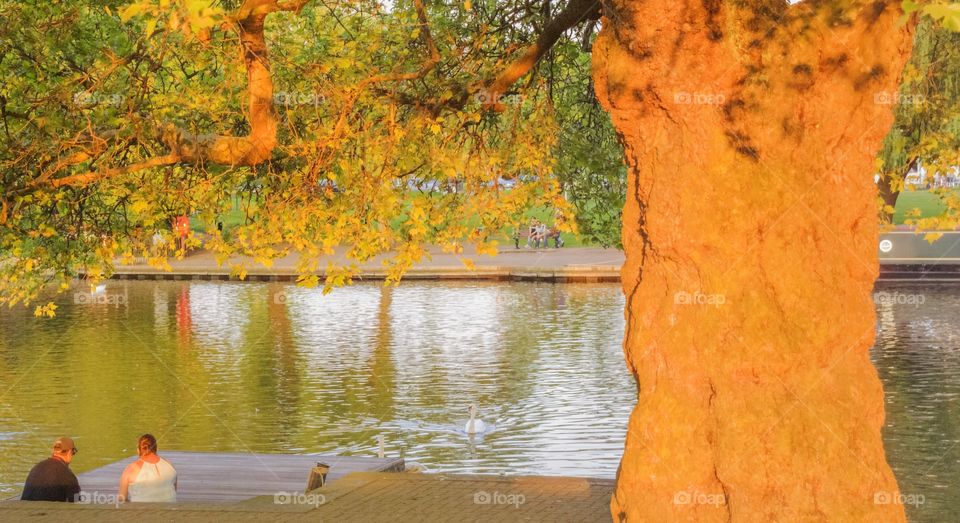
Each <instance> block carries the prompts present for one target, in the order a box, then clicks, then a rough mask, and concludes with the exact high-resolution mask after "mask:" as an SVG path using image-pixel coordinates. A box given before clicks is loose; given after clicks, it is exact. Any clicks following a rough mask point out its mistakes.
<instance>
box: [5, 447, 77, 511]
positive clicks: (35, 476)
mask: <svg viewBox="0 0 960 523" xmlns="http://www.w3.org/2000/svg"><path fill="white" fill-rule="evenodd" d="M76 453H77V447H76V446H75V445H74V444H73V440H72V439H70V438H68V437H66V436H64V437H62V438H57V441H54V442H53V456H51V457H49V458H47V459H45V460H43V461H41V462H40V463H37V464H36V465H34V466H33V468H32V469H30V474H28V475H27V481H25V482H24V484H23V494H22V495H21V496H20V499H21V500H23V501H67V502H70V503H73V502H74V501H77V497H78V496H79V495H80V483H79V482H78V481H77V476H75V475H74V474H73V471H71V470H70V462H71V461H73V456H74V454H76Z"/></svg>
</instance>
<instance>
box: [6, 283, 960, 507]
mask: <svg viewBox="0 0 960 523" xmlns="http://www.w3.org/2000/svg"><path fill="white" fill-rule="evenodd" d="M878 290H880V291H882V292H884V293H886V296H887V298H890V297H891V296H892V299H882V300H879V303H878V334H877V346H876V348H875V349H874V351H873V354H872V355H873V359H874V362H875V363H876V365H877V368H878V371H879V373H880V376H881V378H882V379H883V381H884V384H885V390H886V393H887V395H886V402H887V424H886V428H885V430H884V439H885V442H886V449H887V454H888V456H889V460H890V462H891V464H892V466H893V468H894V471H895V472H896V474H897V478H898V480H899V482H900V487H901V489H902V491H903V493H904V494H905V497H904V501H906V502H908V505H907V510H908V514H909V515H910V517H911V519H912V520H915V521H956V520H958V519H960V512H958V510H960V509H958V507H960V493H958V488H957V486H958V485H960V403H958V401H960V400H958V397H960V287H950V286H937V287H933V286H885V287H883V288H880V289H878ZM57 303H58V305H59V309H58V311H57V313H58V315H57V317H56V318H54V319H52V320H51V319H37V318H34V317H33V316H32V314H30V312H29V311H24V310H20V309H14V310H4V311H2V312H0V497H3V496H4V495H12V494H13V493H15V492H17V491H18V489H19V486H20V484H21V483H22V481H23V479H24V477H25V476H26V472H27V471H28V470H29V468H30V466H32V464H33V463H34V462H36V461H38V460H39V459H41V458H43V457H44V456H45V455H46V454H47V453H48V449H49V446H50V443H51V442H52V440H53V439H54V438H55V437H56V435H58V434H70V435H72V436H74V437H75V439H76V441H77V446H78V448H79V449H80V453H79V454H78V455H77V457H76V458H75V460H74V465H73V468H74V469H75V470H76V471H78V472H82V471H85V470H89V469H92V468H96V467H99V466H102V465H105V464H107V463H110V462H112V461H115V460H118V459H121V458H123V457H126V456H129V455H131V454H133V453H134V448H135V445H136V438H137V436H139V435H140V434H142V433H144V432H152V433H153V434H154V435H156V436H157V437H158V439H159V441H160V447H161V452H162V450H163V449H165V448H166V449H171V450H206V451H218V450H219V451H251V452H285V453H306V452H323V453H337V454H348V455H365V456H373V455H375V454H376V451H377V446H378V444H377V440H378V437H379V436H383V438H384V440H385V447H386V452H387V454H388V455H391V456H396V455H402V456H403V457H405V458H406V459H407V460H408V461H414V462H417V463H420V464H421V465H423V466H424V467H425V468H426V469H427V470H428V471H432V472H458V473H506V474H546V475H577V476H594V477H607V478H612V477H613V476H614V475H615V473H616V469H617V465H618V461H619V456H620V454H621V451H622V445H623V438H624V434H625V431H626V423H627V417H628V415H629V413H630V408H631V405H632V403H633V401H634V394H635V388H634V386H633V384H632V378H631V377H630V376H629V374H628V373H627V371H626V367H625V365H624V363H623V358H622V353H621V340H622V335H623V329H624V320H623V314H622V310H623V304H624V299H623V296H622V294H621V292H620V288H619V286H618V285H615V284H613V285H605V284H601V285H587V284H576V285H553V284H534V283H520V284H517V283H514V284H502V283H479V282H477V283H473V282H471V283H465V282H451V283H443V282H429V283H423V282H405V283H403V284H402V285H401V286H399V287H395V288H383V287H380V286H378V285H372V284H358V285H354V286H351V287H346V288H342V289H337V290H335V291H334V292H333V293H332V294H329V295H326V296H324V295H323V294H322V293H321V292H320V291H319V290H315V289H305V288H300V287H296V286H293V285H289V284H283V283H228V282H152V281H149V282H148V281H130V282H125V281H110V282H108V283H107V284H106V288H105V289H102V290H101V292H99V293H97V294H93V295H91V294H88V293H87V292H86V290H84V292H76V293H74V292H71V293H67V294H65V295H61V296H60V297H58V298H57ZM471 404H475V405H477V406H478V408H479V417H480V418H481V419H482V420H484V421H485V422H486V423H488V424H492V430H490V431H489V432H488V433H487V434H485V435H483V436H481V437H475V438H470V437H468V436H467V435H465V434H464V433H463V432H462V427H463V425H464V424H465V423H466V421H467V419H468V417H469V415H468V411H467V409H468V407H469V405H471Z"/></svg>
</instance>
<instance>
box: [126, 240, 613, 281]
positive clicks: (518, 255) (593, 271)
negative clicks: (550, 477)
mask: <svg viewBox="0 0 960 523" xmlns="http://www.w3.org/2000/svg"><path fill="white" fill-rule="evenodd" d="M429 252H430V255H431V258H430V259H428V260H424V261H422V262H420V263H418V264H416V265H415V266H414V267H412V268H411V269H410V270H409V271H408V273H407V275H406V277H407V278H409V279H447V278H451V279H452V278H468V279H486V278H489V279H516V280H523V279H533V280H552V281H619V278H620V267H621V266H622V265H623V262H624V255H623V252H621V251H619V250H616V249H602V248H596V247H575V248H561V249H514V248H513V246H512V245H511V246H508V247H507V248H505V249H504V250H502V251H501V252H500V253H499V254H498V255H497V256H480V255H477V254H475V253H472V252H467V253H465V254H463V255H455V254H447V253H444V252H442V251H441V250H440V249H438V248H432V249H430V251H429ZM298 256H299V255H297V254H291V255H288V256H286V257H283V258H280V259H277V260H274V263H273V265H272V266H271V267H264V266H263V265H260V264H258V263H256V262H255V261H254V260H253V259H251V258H245V257H237V258H233V259H231V260H230V261H229V262H227V263H225V264H223V266H218V264H217V261H216V256H215V255H214V254H212V253H210V252H207V251H197V252H194V253H192V254H191V255H190V256H187V257H186V258H184V259H182V260H171V261H170V266H171V268H172V271H169V272H167V271H162V270H159V269H156V268H154V267H150V266H149V265H147V264H146V263H136V264H133V265H125V266H123V265H119V264H118V265H117V271H116V274H117V276H118V277H121V278H150V279H153V278H170V279H177V278H178V277H184V278H211V279H226V278H228V277H229V275H230V273H231V266H232V265H233V264H236V263H240V264H242V265H243V267H244V269H245V270H246V271H247V274H248V275H249V277H250V278H251V279H265V278H270V279H291V278H293V277H295V276H296V275H297V271H296V263H297V259H298ZM385 258H386V257H384V256H381V257H377V258H375V259H373V260H371V261H369V262H367V263H364V264H362V265H361V266H360V268H361V278H364V279H382V278H383V277H384V275H385V274H386V272H385V271H384V268H383V263H382V262H383V260H384V259H385ZM463 258H468V259H470V260H471V261H472V262H473V264H474V266H475V270H470V269H468V268H467V267H466V266H465V265H464V262H463ZM329 261H332V262H333V263H335V264H339V265H345V264H346V263H347V258H346V256H344V250H343V249H341V250H338V251H337V253H336V254H334V255H333V256H331V257H330V258H329ZM324 266H325V263H324Z"/></svg>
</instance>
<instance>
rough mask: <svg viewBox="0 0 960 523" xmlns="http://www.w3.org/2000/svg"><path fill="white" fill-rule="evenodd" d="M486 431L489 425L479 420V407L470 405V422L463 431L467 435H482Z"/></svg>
mask: <svg viewBox="0 0 960 523" xmlns="http://www.w3.org/2000/svg"><path fill="white" fill-rule="evenodd" d="M486 430H487V424H486V423H484V422H483V420H481V419H477V406H476V405H470V421H468V422H467V424H466V426H464V427H463V431H464V432H466V433H467V434H480V433H482V432H486Z"/></svg>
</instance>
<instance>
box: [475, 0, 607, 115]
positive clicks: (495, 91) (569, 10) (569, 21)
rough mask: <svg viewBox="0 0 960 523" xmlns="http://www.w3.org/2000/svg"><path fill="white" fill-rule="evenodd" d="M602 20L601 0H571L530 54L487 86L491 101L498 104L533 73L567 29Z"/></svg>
mask: <svg viewBox="0 0 960 523" xmlns="http://www.w3.org/2000/svg"><path fill="white" fill-rule="evenodd" d="M599 18H600V2H599V0H570V3H568V4H567V6H566V7H565V8H564V9H563V11H560V13H559V14H557V16H556V17H554V18H553V19H552V20H550V22H549V23H548V24H547V26H546V27H544V29H543V32H542V33H540V35H539V36H538V37H537V41H536V42H534V44H533V45H531V46H530V47H528V48H527V50H526V51H524V52H523V54H522V55H521V56H520V58H518V59H516V60H515V61H514V62H513V63H511V64H510V65H508V66H507V67H506V68H505V69H504V70H503V71H501V72H500V74H499V75H498V76H497V77H496V78H495V79H493V81H491V82H489V83H488V84H487V85H486V91H487V92H488V94H490V95H491V96H489V97H488V100H489V101H490V102H491V103H495V101H496V99H497V97H498V96H497V95H500V94H503V93H504V92H505V91H506V90H507V89H508V88H510V86H511V85H513V84H514V83H516V81H517V80H519V79H520V77H522V76H523V75H525V74H527V73H528V72H530V70H531V69H533V67H534V66H535V65H537V62H539V61H540V59H541V58H543V56H544V55H545V54H546V53H547V51H549V50H550V48H552V47H553V46H554V44H556V43H557V40H559V39H560V37H561V36H563V33H564V32H566V30H567V29H570V28H571V27H574V26H576V25H577V24H579V23H580V22H582V21H584V20H587V19H590V20H597V19H599Z"/></svg>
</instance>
